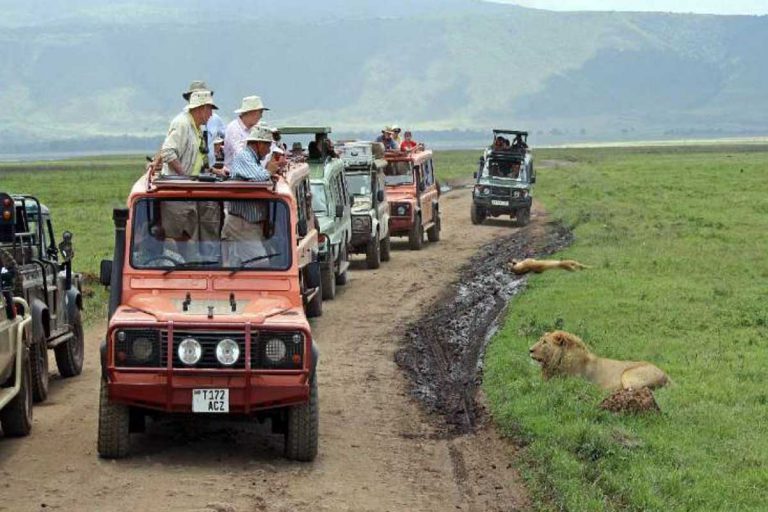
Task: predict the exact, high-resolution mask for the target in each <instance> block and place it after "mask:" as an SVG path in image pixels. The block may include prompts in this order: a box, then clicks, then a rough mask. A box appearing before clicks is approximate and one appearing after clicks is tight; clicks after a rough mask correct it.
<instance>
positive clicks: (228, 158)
mask: <svg viewBox="0 0 768 512" xmlns="http://www.w3.org/2000/svg"><path fill="white" fill-rule="evenodd" d="M248 132H250V129H249V128H246V127H245V125H244V124H243V121H242V120H241V119H240V118H239V117H238V118H236V119H233V120H232V121H231V122H230V123H229V124H228V125H227V130H226V132H225V133H224V165H225V166H226V167H229V165H230V164H231V163H232V160H233V159H234V158H235V155H237V154H238V153H239V152H241V151H242V150H243V148H244V147H245V139H246V138H247V137H248Z"/></svg>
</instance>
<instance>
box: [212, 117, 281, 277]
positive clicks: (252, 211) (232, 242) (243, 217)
mask: <svg viewBox="0 0 768 512" xmlns="http://www.w3.org/2000/svg"><path fill="white" fill-rule="evenodd" d="M224 140H225V142H224V143H225V144H226V139H224ZM273 141H274V139H273V136H272V129H270V128H269V127H267V126H263V125H256V126H254V127H253V128H251V130H250V131H249V133H248V136H247V137H246V139H245V141H244V142H245V144H246V146H245V148H243V150H242V151H240V152H239V153H238V154H237V155H236V156H235V158H234V159H233V160H232V163H231V166H230V170H229V171H230V175H229V179H231V180H244V181H261V182H265V181H269V180H270V179H272V177H273V176H274V175H275V174H276V173H277V172H279V171H280V170H281V169H283V168H284V166H285V165H286V160H285V159H284V158H282V150H279V151H272V148H271V146H272V143H273ZM270 156H271V158H268V157H270ZM268 221H269V213H268V211H267V202H265V201H259V200H250V201H249V200H242V201H230V202H228V203H227V216H226V218H225V220H224V227H223V228H222V230H221V240H222V248H223V256H224V263H225V265H226V266H238V265H241V264H243V263H244V262H248V261H253V260H254V259H255V258H259V257H260V256H264V255H266V254H267V252H266V249H265V247H264V243H265V236H264V232H265V231H264V225H265V223H267V222H268Z"/></svg>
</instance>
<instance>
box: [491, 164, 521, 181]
mask: <svg viewBox="0 0 768 512" xmlns="http://www.w3.org/2000/svg"><path fill="white" fill-rule="evenodd" d="M482 177H483V178H505V179H510V180H514V181H525V180H526V171H525V166H524V165H522V164H521V162H513V161H509V160H491V159H489V160H486V162H485V165H484V166H483V174H482Z"/></svg>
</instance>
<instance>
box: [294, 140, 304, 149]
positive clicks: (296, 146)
mask: <svg viewBox="0 0 768 512" xmlns="http://www.w3.org/2000/svg"><path fill="white" fill-rule="evenodd" d="M291 151H304V148H302V147H301V142H294V143H293V144H292V145H291Z"/></svg>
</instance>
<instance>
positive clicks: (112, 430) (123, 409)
mask: <svg viewBox="0 0 768 512" xmlns="http://www.w3.org/2000/svg"><path fill="white" fill-rule="evenodd" d="M98 436H99V438H98V450H99V457H102V458H105V459H121V458H123V457H127V456H128V454H129V453H130V451H131V433H130V409H129V408H128V406H127V405H121V404H111V403H109V393H108V390H107V381H105V380H104V379H101V390H100V391H99V433H98Z"/></svg>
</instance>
